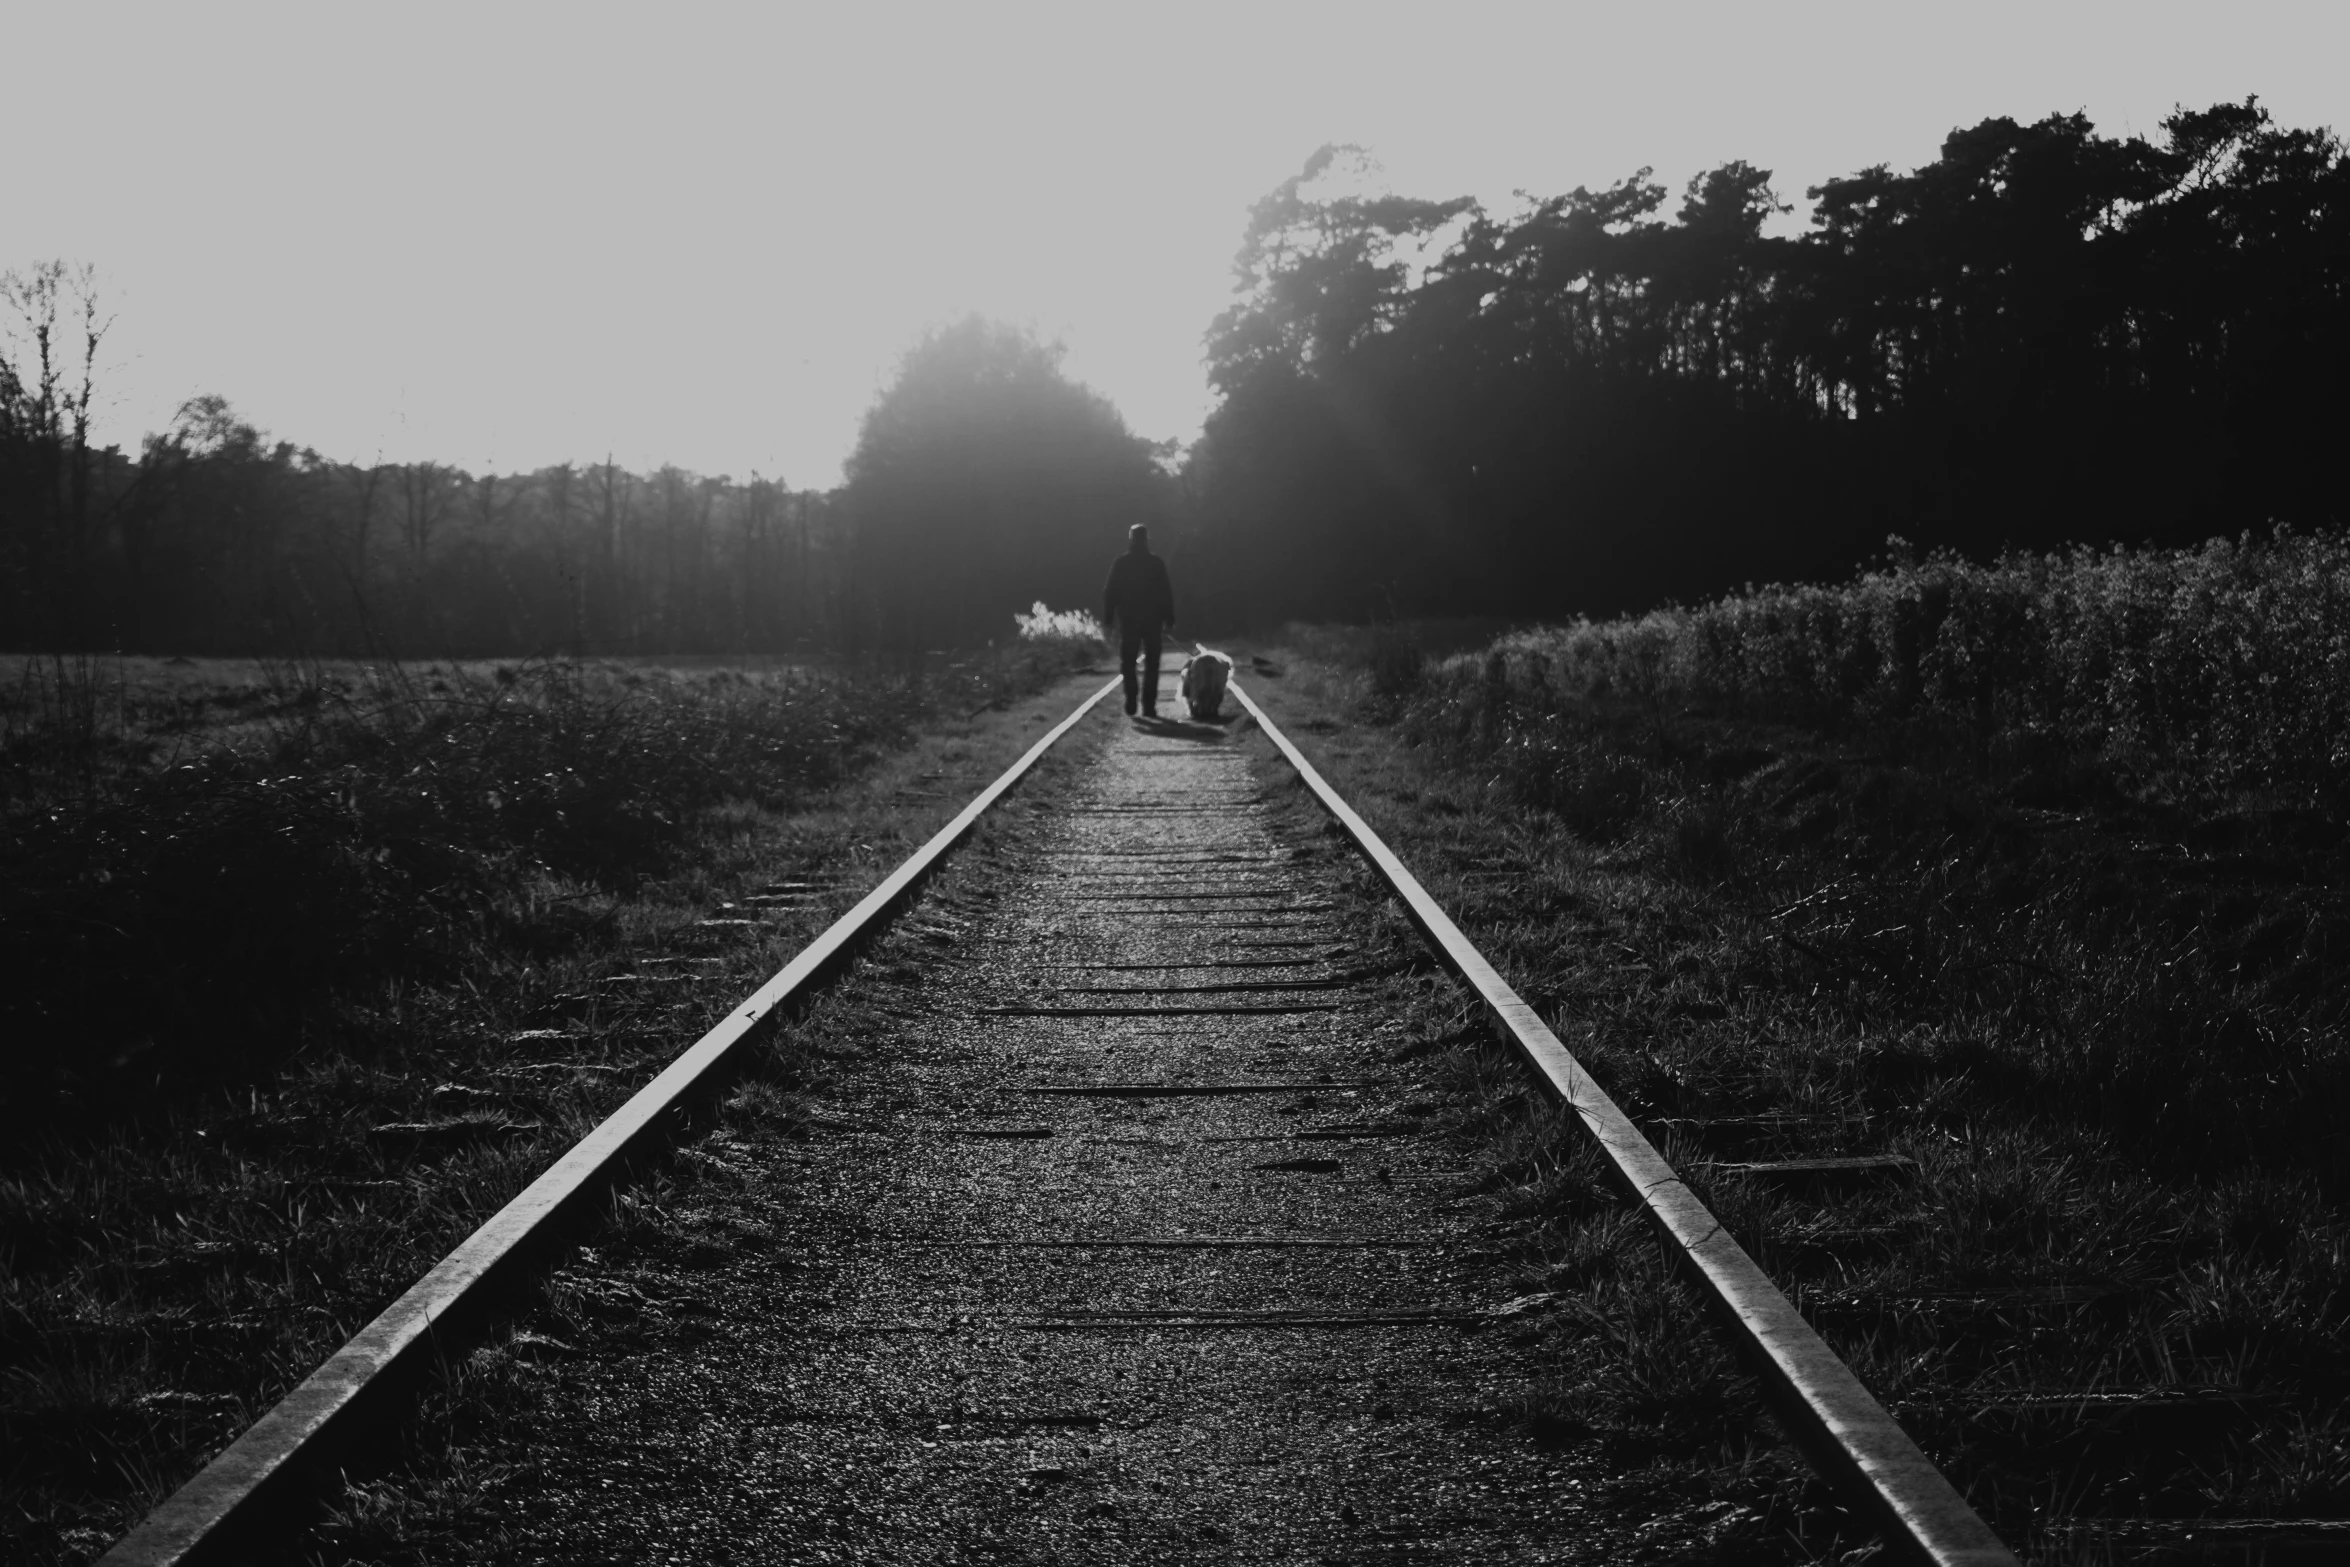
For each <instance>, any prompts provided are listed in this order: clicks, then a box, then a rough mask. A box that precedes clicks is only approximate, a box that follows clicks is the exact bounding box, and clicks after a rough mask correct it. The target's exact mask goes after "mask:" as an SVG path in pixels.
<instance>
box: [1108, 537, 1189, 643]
mask: <svg viewBox="0 0 2350 1567" xmlns="http://www.w3.org/2000/svg"><path fill="white" fill-rule="evenodd" d="M1113 621H1115V622H1118V623H1120V624H1122V625H1124V626H1125V627H1126V629H1127V630H1129V631H1153V630H1156V629H1157V628H1159V627H1160V626H1171V625H1173V624H1175V588H1174V585H1173V584H1172V583H1170V582H1169V581H1168V580H1167V563H1166V562H1165V561H1163V560H1161V559H1159V557H1158V556H1156V555H1153V554H1150V553H1148V552H1147V551H1146V552H1144V553H1141V554H1137V553H1135V552H1134V551H1133V550H1128V551H1127V552H1126V553H1125V554H1123V555H1121V556H1119V557H1118V559H1117V561H1116V562H1115V563H1114V564H1112V565H1111V567H1110V585H1109V586H1108V587H1106V588H1104V589H1102V624H1104V625H1108V624H1110V623H1111V622H1113Z"/></svg>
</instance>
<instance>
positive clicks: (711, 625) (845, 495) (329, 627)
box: [0, 263, 1178, 660]
mask: <svg viewBox="0 0 2350 1567" xmlns="http://www.w3.org/2000/svg"><path fill="white" fill-rule="evenodd" d="M93 283H94V279H93V277H92V275H91V274H90V273H89V272H88V271H87V269H83V270H81V271H78V272H77V271H72V270H69V269H67V268H65V267H63V266H62V265H61V264H54V263H53V264H48V265H45V266H43V267H40V268H36V269H35V270H34V272H33V274H32V275H31V276H30V277H25V276H20V275H12V276H11V277H10V278H9V279H8V280H7V287H8V289H9V294H8V302H9V303H10V304H12V305H14V306H15V307H16V308H17V318H18V322H19V324H20V325H22V326H23V327H25V330H24V331H23V332H22V333H21V334H20V335H21V336H22V337H23V338H24V339H25V340H26V341H27V342H28V343H30V344H31V345H32V346H31V350H30V352H28V353H27V354H25V355H24V356H23V358H24V360H25V369H26V371H29V373H25V372H24V371H19V370H18V369H17V368H16V367H15V366H14V365H12V364H11V362H10V361H9V360H8V359H7V358H5V357H0V648H11V649H25V648H40V649H49V648H60V649H119V650H122V651H128V652H178V653H256V652H259V653H273V652H274V653H290V652H300V653H334V654H370V655H393V656H405V655H422V654H435V655H440V654H455V655H511V654H531V653H550V654H551V653H584V654H598V655H608V654H616V653H746V652H747V653H775V652H798V651H814V650H819V649H822V650H827V651H845V652H851V653H863V654H877V655H881V656H883V657H885V658H887V659H890V660H903V659H905V658H907V657H912V658H915V659H919V657H920V656H921V655H922V654H923V653H925V652H927V651H929V650H931V649H934V648H942V647H950V646H957V645H965V646H967V645H972V644H976V643H981V642H986V641H991V640H993V641H1008V640H1010V639H1011V638H1012V636H1013V635H1014V633H1015V626H1014V622H1013V619H1012V617H1013V614H1014V613H1015V612H1016V611H1021V610H1025V609H1027V608H1029V607H1030V606H1031V605H1032V604H1034V603H1035V602H1036V601H1037V600H1038V599H1040V598H1043V599H1049V600H1050V601H1051V602H1052V603H1053V604H1055V605H1056V606H1061V607H1070V606H1082V605H1085V604H1088V603H1090V602H1091V601H1092V599H1093V597H1094V596H1095V595H1096V594H1097V593H1098V592H1099V590H1100V585H1101V578H1102V575H1103V573H1104V571H1105V570H1106V569H1107V564H1108V562H1109V560H1110V558H1111V557H1112V556H1113V555H1114V554H1115V553H1116V552H1117V551H1118V550H1119V549H1120V548H1122V547H1123V545H1124V539H1125V529H1126V526H1127V525H1128V524H1129V523H1132V522H1138V521H1159V522H1162V523H1163V522H1165V521H1167V520H1170V519H1172V518H1173V517H1174V516H1175V514H1176V511H1175V506H1176V501H1177V499H1178V491H1177V488H1176V485H1175V483H1174V481H1173V480H1172V479H1171V478H1170V477H1169V475H1168V473H1167V472H1166V470H1165V468H1164V467H1163V463H1164V460H1165V459H1167V458H1168V457H1169V456H1171V454H1172V446H1171V445H1161V446H1157V447H1154V446H1152V445H1151V444H1149V443H1147V442H1144V441H1142V440H1140V439H1138V438H1137V437H1135V436H1133V435H1132V434H1130V433H1128V431H1127V430H1126V427H1125V424H1124V422H1123V421H1122V420H1121V419H1120V417H1119V415H1118V413H1117V411H1116V410H1115V409H1114V408H1112V407H1111V406H1110V404H1109V403H1108V401H1107V400H1105V399H1104V398H1102V397H1101V396H1100V395H1099V394H1097V393H1095V392H1092V391H1090V390H1088V389H1087V388H1085V387H1082V386H1079V385H1077V384H1076V383H1074V382H1072V381H1070V380H1069V379H1068V378H1067V377H1066V376H1065V375H1064V374H1063V373H1062V371H1061V369H1060V351H1059V349H1057V348H1055V347H1052V346H1050V345H1047V344H1044V343H1041V342H1039V341H1038V340H1037V339H1036V338H1035V337H1034V336H1033V335H1032V334H1030V333H1027V332H1025V331H1022V330H1019V329H1016V328H1011V327H1005V326H1001V325H998V324H995V323H991V322H987V321H984V320H981V319H979V318H977V317H974V318H971V319H969V320H966V321H962V322H959V323H956V324H954V325H952V326H949V327H945V328H942V329H939V330H936V331H933V332H931V333H930V334H928V335H927V336H926V337H925V338H924V339H923V340H922V342H921V343H920V344H918V345H917V346H916V347H915V348H914V349H913V350H912V351H911V352H909V353H908V354H907V356H906V358H905V360H904V362H903V363H902V364H901V366H900V367H899V371H898V374H897V377H896V379H895V381H894V383H893V384H892V385H891V386H890V387H889V388H888V389H887V390H886V391H885V392H884V393H883V394H882V396H881V397H880V398H879V399H878V400H877V402H876V403H875V404H874V406H873V408H872V409H871V410H870V411H869V412H868V414H867V416H866V419H865V423H864V427H863V431H862V433H861V436H860V439H859V441H858V445H857V448H856V451H855V453H854V455H853V456H852V457H851V459H850V461H849V464H848V477H847V482H846V483H845V484H844V485H843V486H842V487H840V488H839V489H837V490H834V491H832V492H830V493H828V494H818V493H814V492H810V491H804V490H801V491H795V490H791V489H789V488H787V487H785V486H784V485H782V484H781V483H778V482H776V481H773V480H768V479H762V478H756V477H754V478H753V479H751V480H749V481H747V482H745V481H738V480H735V479H731V478H727V477H723V476H721V477H717V478H709V477H704V476H701V475H697V474H693V473H688V472H685V471H683V470H681V469H678V468H673V467H666V468H662V469H659V470H657V471H655V472H652V473H643V474H639V473H631V472H628V471H626V470H624V469H621V468H619V467H618V466H617V465H615V464H613V463H610V462H605V463H597V464H589V465H584V466H583V465H575V464H563V465H558V466H555V467H550V468H543V469H540V470H538V471H537V472H533V473H524V474H513V475H500V474H490V473H484V474H472V473H467V472H465V471H464V470H462V469H459V468H455V467H451V466H448V465H446V464H441V463H434V462H404V463H352V462H338V461H332V460H329V459H327V458H324V457H321V456H320V455H319V454H318V453H317V452H315V451H311V450H308V449H305V448H297V447H295V446H293V445H292V444H290V443H288V442H283V441H271V440H269V439H267V438H266V437H264V436H263V435H262V434H261V433H260V432H259V431H257V430H255V429H254V428H253V426H252V425H250V424H248V423H246V422H244V421H243V420H241V419H239V418H238V417H237V416H236V414H235V412H234V411H233V410H232V409H231V408H230V407H229V405H228V404H227V403H226V402H225V401H223V400H222V399H220V398H218V397H200V398H197V399H195V400H193V401H191V402H190V403H188V404H187V405H186V406H185V407H183V408H182V409H181V410H180V411H179V414H178V416H177V417H176V418H175V419H174V421H173V423H172V425H171V428H170V429H169V430H167V431H165V432H163V433H162V434H160V435H151V436H149V437H147V439H146V440H145V441H144V443H143V444H142V447H141V450H140V452H139V454H138V455H137V456H136V457H135V458H134V457H130V456H127V455H125V454H124V453H123V452H121V451H119V450H115V449H111V448H108V449H99V448H95V447H93V446H92V445H91V443H90V439H89V419H88V407H89V403H90V399H91V391H90V387H91V378H92V368H91V367H92V365H93V364H94V363H95V360H96V356H97V347H98V338H99V337H100V336H101V335H102V325H101V318H100V317H99V315H98V313H97V311H96V308H95V294H94V288H93Z"/></svg>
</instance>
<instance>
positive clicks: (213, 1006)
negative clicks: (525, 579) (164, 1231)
mask: <svg viewBox="0 0 2350 1567" xmlns="http://www.w3.org/2000/svg"><path fill="white" fill-rule="evenodd" d="M109 668H110V666H108V665H105V664H101V663H97V662H95V661H83V662H80V663H76V662H74V661H68V660H63V659H59V660H53V661H50V662H48V663H45V664H44V663H30V664H28V665H27V666H26V669H25V672H24V674H23V676H22V678H21V679H20V681H19V683H18V685H17V686H16V688H15V690H14V691H12V692H9V693H7V697H6V700H5V702H0V1031H4V1032H5V1033H6V1034H7V1035H8V1037H9V1039H10V1041H11V1048H10V1051H9V1052H8V1058H7V1061H6V1064H5V1068H4V1072H0V1118H4V1119H6V1120H10V1121H18V1120H21V1119H22V1118H26V1117H39V1118H43V1119H47V1120H50V1121H55V1120H57V1119H59V1118H60V1117H63V1118H66V1119H72V1118H73V1117H75V1116H78V1115H80V1114H83V1113H93V1114H94V1113H99V1112H101V1111H104V1112H108V1113H111V1112H114V1111H119V1110H121V1109H124V1108H126V1107H133V1106H134V1104H135V1101H136V1100H137V1099H138V1097H139V1094H140V1093H141V1092H145V1091H154V1090H158V1089H166V1088H168V1089H171V1090H173V1091H174V1092H176V1091H178V1088H179V1086H180V1085H184V1084H185V1083H186V1082H188V1081H190V1080H195V1081H210V1080H217V1079H220V1078H223V1077H226V1078H231V1079H233V1078H236V1077H238V1076H240V1075H242V1074H244V1073H247V1072H250V1071H253V1070H256V1069H259V1068H263V1067H266V1066H267V1065H269V1064H270V1063H271V1062H273V1061H275V1060H276V1059H277V1058H278V1057H280V1056H281V1055H282V1054H283V1053H284V1052H285V1051H286V1050H287V1049H288V1048H290V1047H291V1046H292V1045H293V1044H295V1043H297V1042H298V1041H299V1040H300V1039H301V1038H302V1037H303V1036H304V1034H305V1031H306V1030H308V1029H309V1028H310V1027H312V1026H313V1025H314V1024H315V1023H316V1021H317V1019H318V1017H319V1015H320V1009H321V1007H322V1006H324V1005H326V1004H327V1002H328V1001H329V1000H330V999H331V998H332V997H333V996H335V995H336V994H338V993H342V992H346V991H349V990H350V989H352V988H353V987H357V986H366V985H372V984H377V983H381V982H384V981H387V980H403V981H407V980H414V979H418V978H424V977H430V976H433V975H437V974H443V973H446V972H448V971H449V970H450V969H451V968H452V966H454V965H457V964H459V963H461V962H462V961H463V960H464V959H465V957H466V955H467V954H468V953H470V952H472V951H474V950H476V949H477V948H479V947H480V946H482V945H483V944H484V943H487V944H489V945H490V946H492V947H500V946H504V945H508V944H511V943H513V942H516V941H522V942H525V943H527V941H529V940H532V939H536V938H535V937H533V936H532V935H531V934H530V932H529V930H527V929H525V928H523V927H522V926H520V925H517V924H516V920H517V918H518V916H517V915H516V914H515V908H516V899H517V898H518V897H520V896H521V895H522V893H523V892H524V890H525V889H526V888H528V887H533V886H536V887H541V888H544V887H549V886H552V887H554V888H557V889H569V892H568V894H567V895H570V896H574V897H577V896H593V895H594V894H596V893H598V892H599V891H625V890H627V889H628V888H630V887H632V886H634V885H636V884H637V882H639V881H640V880H641V879H642V878H644V877H645V876H647V875H649V874H652V873H655V872H658V871H662V870H664V869H667V868H669V867H670V866H671V865H672V864H673V862H674V861H675V860H676V858H677V857H678V856H679V855H680V854H682V853H684V852H686V850H687V849H688V848H689V847H690V846H691V845H692V843H693V842H694V841H695V833H696V830H697V823H698V822H699V821H700V819H701V818H702V817H703V815H704V814H705V813H707V812H708V811H710V810H712V809H713V808H716V807H719V806H722V805H724V804H725V803H726V802H729V801H750V802H755V803H777V802H783V801H789V800H796V799H800V798H803V797H805V796H807V795H808V794H810V793H811V792H814V791H818V790H822V789H824V788H827V787H829V786H831V785H832V784H834V783H836V782H838V781H839V780H841V779H842V778H844V777H846V776H847V775H848V774H849V773H850V772H851V771H852V770H854V769H855V768H857V767H858V766H860V765H862V763H863V762H864V761H865V760H866V759H867V758H869V757H871V756H872V755H874V754H876V753H877V752H878V751H879V750H881V749H883V748H886V747H889V746H892V745H895V744H897V743H898V742H899V741H900V740H901V738H902V737H903V735H904V734H905V733H906V730H907V727H908V725H910V724H911V723H913V722H914V721H916V720H917V719H919V718H921V717H922V716H924V715H925V714H927V713H930V712H932V711H934V710H937V709H940V708H943V709H947V710H953V711H957V712H960V711H964V710H967V709H968V708H969V707H970V706H972V705H973V703H974V702H975V701H976V702H978V703H980V704H981V705H986V704H989V703H992V702H994V701H997V700H1000V699H1001V697H1002V696H1003V694H1004V692H1005V690H1006V689H1008V688H1009V687H1012V686H1018V685H1021V684H1024V683H1029V682H1032V681H1033V680H1034V679H1035V678H1036V676H1037V675H1038V674H1039V673H1040V672H1041V666H1039V665H1037V663H1036V661H1035V660H1034V659H1033V658H1032V657H1023V656H1022V655H1018V654H1006V655H1004V656H1002V657H999V658H996V659H993V660H989V661H985V662H984V663H983V664H981V665H966V666H964V667H963V668H961V669H960V670H958V671H954V672H950V673H949V675H948V676H947V677H946V678H945V679H943V680H934V681H931V682H928V683H926V684H924V685H921V686H909V685H907V684H904V683H902V682H899V681H896V680H882V679H878V678H874V677H871V676H868V675H860V674H858V673H856V672H854V671H851V670H846V669H837V668H831V669H818V668H809V669H787V670H784V671H781V672H777V673H771V674H744V673H740V672H737V671H731V670H724V669H721V670H714V671H710V672H708V673H703V674H695V673H691V672H684V671H674V672H673V671H664V670H660V669H652V668H630V667H626V666H616V665H596V666H582V665H577V664H569V663H542V664H524V665H509V666H501V667H498V668H495V669H494V670H487V671H480V670H468V669H465V668H462V667H457V666H449V667H443V668H441V669H438V670H434V671H419V670H416V669H413V668H409V667H404V666H399V665H392V664H381V665H372V666H278V667H273V668H270V669H268V670H267V671H266V674H265V677H264V678H263V679H261V680H259V681H258V682H255V683H252V684H240V685H235V686H231V687H229V688H227V689H225V690H222V689H218V688H214V689H205V688H202V687H175V686H174V685H173V684H171V683H170V682H168V681H166V682H161V683H159V684H149V683H146V682H141V683H140V684H138V685H136V686H133V685H132V684H130V683H128V682H127V681H124V680H122V679H121V678H120V677H119V676H116V677H114V678H113V679H111V680H110V678H109V673H108V671H109ZM557 923H558V924H560V921H558V922H557Z"/></svg>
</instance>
